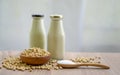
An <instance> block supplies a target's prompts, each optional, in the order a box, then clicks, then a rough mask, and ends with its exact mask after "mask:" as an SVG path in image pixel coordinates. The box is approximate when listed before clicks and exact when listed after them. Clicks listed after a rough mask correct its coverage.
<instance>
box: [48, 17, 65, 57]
mask: <svg viewBox="0 0 120 75" xmlns="http://www.w3.org/2000/svg"><path fill="white" fill-rule="evenodd" d="M50 18H51V25H50V29H49V32H48V36H47V37H48V40H47V41H48V51H49V52H50V53H51V56H52V58H53V59H63V58H64V51H65V34H64V29H63V23H62V18H63V17H62V15H51V16H50Z"/></svg>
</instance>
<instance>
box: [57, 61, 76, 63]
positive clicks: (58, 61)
mask: <svg viewBox="0 0 120 75" xmlns="http://www.w3.org/2000/svg"><path fill="white" fill-rule="evenodd" d="M57 63H58V64H76V63H74V62H72V61H71V60H59V61H58V62H57Z"/></svg>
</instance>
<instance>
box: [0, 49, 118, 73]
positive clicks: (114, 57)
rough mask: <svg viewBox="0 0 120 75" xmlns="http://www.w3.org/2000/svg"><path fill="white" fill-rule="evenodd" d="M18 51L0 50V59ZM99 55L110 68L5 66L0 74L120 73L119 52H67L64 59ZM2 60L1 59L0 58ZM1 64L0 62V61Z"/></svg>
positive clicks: (16, 53)
mask: <svg viewBox="0 0 120 75" xmlns="http://www.w3.org/2000/svg"><path fill="white" fill-rule="evenodd" d="M19 53H20V51H0V59H2V58H4V57H7V56H9V55H11V56H16V55H19ZM81 56H83V57H94V56H99V57H101V61H102V63H103V64H106V65H108V66H110V69H99V68H89V67H87V68H86V67H79V68H75V69H63V70H50V71H48V70H34V71H32V72H29V71H23V72H22V71H12V70H7V69H5V68H2V69H0V75H120V71H119V70H120V53H92V52H91V53H83V52H81V53H80V52H67V53H66V54H65V59H71V58H75V57H81ZM0 62H2V60H0ZM0 65H1V63H0Z"/></svg>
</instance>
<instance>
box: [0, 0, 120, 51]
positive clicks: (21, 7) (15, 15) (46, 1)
mask: <svg viewBox="0 0 120 75" xmlns="http://www.w3.org/2000/svg"><path fill="white" fill-rule="evenodd" d="M119 3H120V1H119V0H0V50H22V49H25V48H29V32H30V29H31V24H32V17H31V15H32V14H44V15H45V18H44V20H45V21H44V22H45V28H46V32H48V29H49V26H50V25H49V23H50V18H49V16H50V15H51V14H56V13H57V14H62V15H63V16H64V20H63V22H64V25H63V26H64V30H65V33H66V51H115V52H116V51H120V35H119V34H120V22H119V20H120V5H119ZM46 35H47V33H46Z"/></svg>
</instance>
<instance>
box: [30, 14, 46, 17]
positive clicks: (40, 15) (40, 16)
mask: <svg viewBox="0 0 120 75" xmlns="http://www.w3.org/2000/svg"><path fill="white" fill-rule="evenodd" d="M32 17H44V15H36V14H35V15H32Z"/></svg>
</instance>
